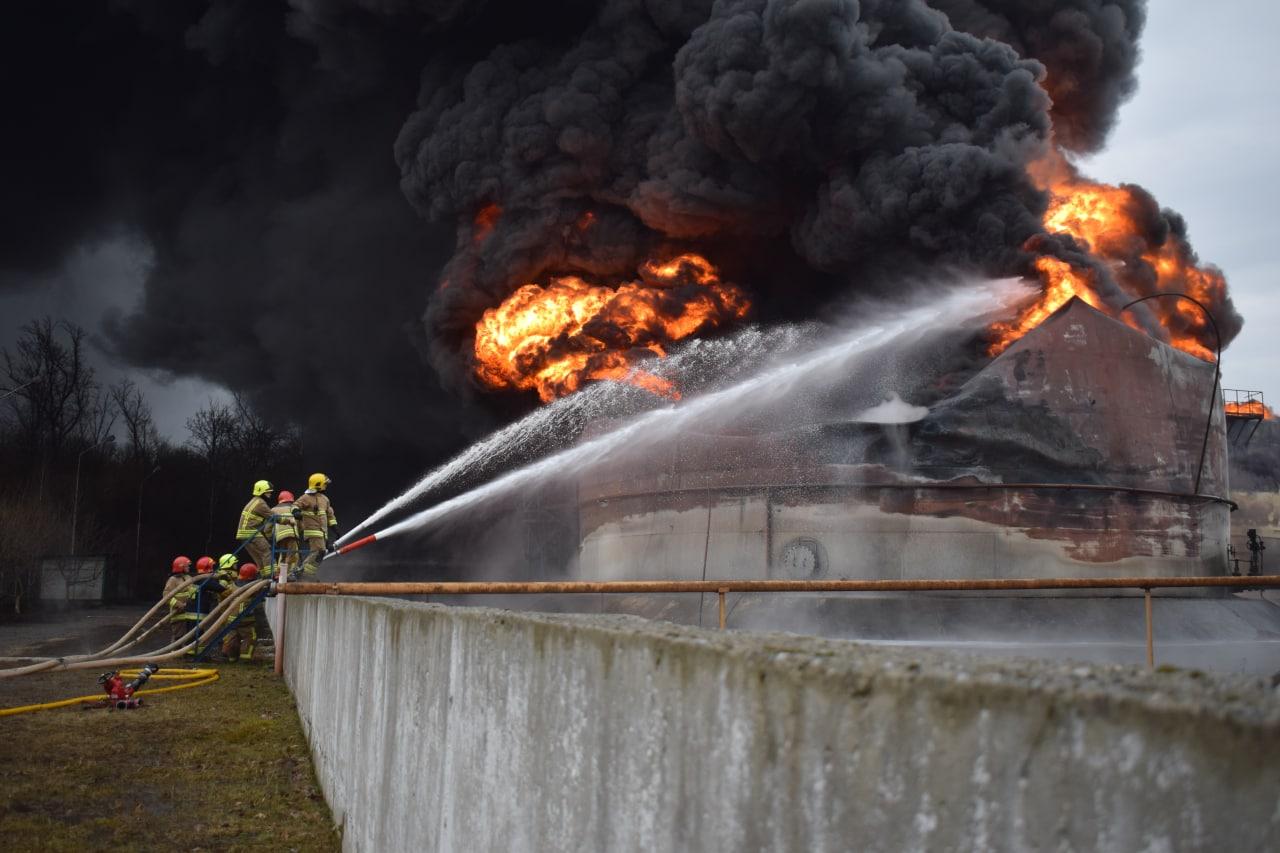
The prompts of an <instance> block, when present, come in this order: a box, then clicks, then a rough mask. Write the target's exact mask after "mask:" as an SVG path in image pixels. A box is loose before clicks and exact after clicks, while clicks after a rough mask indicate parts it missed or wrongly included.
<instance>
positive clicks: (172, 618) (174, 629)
mask: <svg viewBox="0 0 1280 853" xmlns="http://www.w3.org/2000/svg"><path fill="white" fill-rule="evenodd" d="M190 576H191V558H190V557H175V558H174V559H173V563H172V564H171V565H170V567H169V579H168V580H167V581H165V583H164V597H165V598H169V596H170V595H173V591H174V590H175V589H177V588H178V587H180V586H182V583H183V581H185V580H186V579H187V578H188V577H190ZM191 596H192V589H191V587H187V588H186V589H184V590H183V591H182V592H180V593H178V594H177V595H176V596H175V597H174V598H171V599H169V642H171V643H176V642H177V641H178V640H180V639H181V638H182V635H183V634H185V633H187V632H188V631H190V630H191V623H192V622H194V621H195V620H196V619H197V618H198V617H197V616H196V614H195V612H194V611H192V612H191V613H188V612H187V604H188V602H190V601H191Z"/></svg>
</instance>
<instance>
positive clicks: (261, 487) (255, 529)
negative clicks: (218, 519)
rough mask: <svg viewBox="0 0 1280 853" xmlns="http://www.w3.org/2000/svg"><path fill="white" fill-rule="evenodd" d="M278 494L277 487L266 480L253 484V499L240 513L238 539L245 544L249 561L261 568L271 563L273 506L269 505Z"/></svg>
mask: <svg viewBox="0 0 1280 853" xmlns="http://www.w3.org/2000/svg"><path fill="white" fill-rule="evenodd" d="M275 492H276V490H275V487H274V486H272V485H271V483H269V482H267V481H266V480H259V481H258V482H256V483H254V484H253V497H251V498H250V499H249V502H248V503H247V504H245V505H244V509H243V510H241V511H240V527H239V529H237V530H236V539H237V540H239V541H241V542H243V543H244V549H245V550H246V551H247V552H249V559H250V560H251V561H252V562H254V563H256V564H257V565H259V566H265V565H267V564H268V563H270V562H271V540H270V539H269V538H267V537H268V536H270V535H271V530H270V521H271V505H270V504H269V503H267V501H268V500H270V499H271V496H272V495H274V494H275Z"/></svg>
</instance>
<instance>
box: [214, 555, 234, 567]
mask: <svg viewBox="0 0 1280 853" xmlns="http://www.w3.org/2000/svg"><path fill="white" fill-rule="evenodd" d="M236 562H237V561H236V555H235V554H223V555H222V556H221V557H219V558H218V568H220V569H223V570H227V569H234V568H235V567H236Z"/></svg>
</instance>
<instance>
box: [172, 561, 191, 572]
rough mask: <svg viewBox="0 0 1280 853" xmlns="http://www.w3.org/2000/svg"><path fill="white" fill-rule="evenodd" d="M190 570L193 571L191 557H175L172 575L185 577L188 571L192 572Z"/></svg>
mask: <svg viewBox="0 0 1280 853" xmlns="http://www.w3.org/2000/svg"><path fill="white" fill-rule="evenodd" d="M190 569H191V558H190V557H174V558H173V568H172V569H170V572H171V573H172V574H175V575H184V574H186V573H187V572H188V571H190Z"/></svg>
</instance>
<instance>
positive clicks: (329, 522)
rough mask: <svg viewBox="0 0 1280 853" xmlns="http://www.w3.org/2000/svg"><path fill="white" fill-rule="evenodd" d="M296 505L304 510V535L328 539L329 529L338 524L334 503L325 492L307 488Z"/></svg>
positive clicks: (311, 537)
mask: <svg viewBox="0 0 1280 853" xmlns="http://www.w3.org/2000/svg"><path fill="white" fill-rule="evenodd" d="M294 506H296V507H297V508H298V509H300V510H302V535H303V536H305V537H307V538H308V539H327V538H328V536H329V531H330V530H331V529H332V528H334V527H337V526H338V519H337V517H336V516H335V515H334V514H333V504H331V503H329V496H328V495H326V494H324V493H323V492H317V491H314V490H313V489H307V491H306V492H305V493H303V495H302V497H300V498H298V500H297V501H295V502H294Z"/></svg>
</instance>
